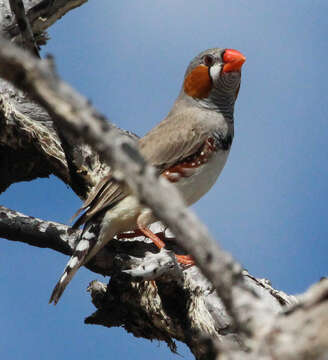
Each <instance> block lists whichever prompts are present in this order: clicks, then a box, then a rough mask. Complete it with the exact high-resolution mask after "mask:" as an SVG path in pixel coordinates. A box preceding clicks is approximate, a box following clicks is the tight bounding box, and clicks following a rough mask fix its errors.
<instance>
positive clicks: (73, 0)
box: [0, 0, 87, 45]
mask: <svg viewBox="0 0 328 360" xmlns="http://www.w3.org/2000/svg"><path fill="white" fill-rule="evenodd" d="M0 2H1V1H0ZM86 2H87V0H41V1H40V0H30V1H25V6H26V9H27V18H28V21H29V23H30V24H31V27H32V31H33V34H37V35H38V39H37V42H38V44H40V45H42V44H44V43H45V41H46V40H47V37H45V36H44V35H41V34H42V33H43V32H44V31H45V30H46V29H48V28H49V27H50V26H51V25H52V24H54V23H55V22H56V21H57V20H58V19H60V18H61V17H63V16H64V15H65V14H66V13H67V12H68V11H70V10H72V9H75V8H76V7H79V6H81V5H82V4H84V3H86ZM0 6H1V4H0ZM3 15H4V17H5V19H4V20H5V21H3V22H2V29H3V32H5V33H7V36H8V37H9V38H11V39H13V40H14V41H16V40H17V39H19V34H20V30H19V27H18V25H17V24H16V23H13V22H12V21H10V20H11V16H10V14H9V13H8V11H5V12H3Z"/></svg>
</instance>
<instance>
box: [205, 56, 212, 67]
mask: <svg viewBox="0 0 328 360" xmlns="http://www.w3.org/2000/svg"><path fill="white" fill-rule="evenodd" d="M203 61H204V64H205V65H206V66H212V65H213V63H214V59H213V56H211V55H205V56H204V59H203Z"/></svg>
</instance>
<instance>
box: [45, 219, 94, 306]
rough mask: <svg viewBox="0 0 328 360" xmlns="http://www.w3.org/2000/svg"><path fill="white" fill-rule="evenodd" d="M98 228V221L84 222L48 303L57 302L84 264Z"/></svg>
mask: <svg viewBox="0 0 328 360" xmlns="http://www.w3.org/2000/svg"><path fill="white" fill-rule="evenodd" d="M99 230H100V224H99V222H94V221H92V222H90V223H86V224H85V227H84V229H83V232H82V234H81V237H80V240H79V242H78V243H77V245H76V248H75V250H74V253H73V255H72V256H71V258H70V259H69V261H68V263H67V265H66V267H65V270H64V272H63V274H62V276H61V277H60V279H59V281H58V283H57V284H56V286H55V288H54V290H53V292H52V294H51V297H50V300H49V304H50V303H52V302H53V303H54V305H56V304H57V302H58V300H59V299H60V297H61V295H62V294H63V292H64V290H65V288H66V286H67V285H68V284H69V282H70V281H71V280H72V278H73V276H74V275H75V273H76V272H77V270H78V269H79V268H80V267H81V266H82V265H84V264H85V262H86V261H85V260H86V259H87V257H88V255H89V254H90V252H91V250H92V249H93V247H94V245H95V244H96V242H97V239H98V235H99ZM88 260H89V259H88Z"/></svg>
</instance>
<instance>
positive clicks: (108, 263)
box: [0, 207, 296, 358]
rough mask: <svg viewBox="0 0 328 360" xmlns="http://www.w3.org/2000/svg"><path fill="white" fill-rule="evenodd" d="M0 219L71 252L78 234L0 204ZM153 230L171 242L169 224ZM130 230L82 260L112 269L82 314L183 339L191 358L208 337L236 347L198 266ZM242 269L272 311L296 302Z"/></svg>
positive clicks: (4, 227) (16, 235) (153, 335)
mask: <svg viewBox="0 0 328 360" xmlns="http://www.w3.org/2000/svg"><path fill="white" fill-rule="evenodd" d="M0 220H1V221H0V236H2V237H5V238H7V239H9V240H14V241H22V242H25V243H28V244H30V245H32V246H37V247H46V248H50V249H53V250H56V251H59V252H61V253H63V254H67V255H70V254H72V252H73V250H74V247H75V244H76V240H77V239H78V236H79V234H80V231H79V230H72V229H70V228H69V227H67V226H65V225H62V224H58V223H55V222H49V221H44V220H40V219H36V218H33V217H29V216H26V215H23V214H21V213H18V212H15V211H12V210H9V209H6V208H4V207H1V208H0ZM152 231H154V232H156V233H157V234H158V235H159V236H161V237H162V238H163V239H164V240H165V242H166V243H167V244H168V246H169V247H170V246H171V247H173V246H174V241H175V239H174V238H172V235H171V234H170V232H168V231H164V232H163V226H162V225H161V224H159V223H157V224H153V225H152ZM129 235H130V234H122V235H121V236H120V237H119V239H118V238H117V239H113V240H112V241H110V242H109V244H108V245H107V246H106V247H105V248H104V249H103V250H102V251H101V252H99V253H98V254H97V255H96V257H95V258H94V259H93V260H92V261H91V262H90V263H89V264H88V266H87V267H88V268H89V269H90V270H92V271H94V272H97V273H100V274H104V275H105V274H106V275H111V279H110V282H109V284H108V285H105V284H102V283H100V282H99V281H96V282H92V283H91V284H90V286H89V291H90V293H91V297H92V301H93V303H94V305H95V306H96V308H97V309H98V310H97V311H96V312H95V313H94V314H92V315H91V316H89V317H88V318H86V320H85V322H86V323H88V324H98V325H103V326H106V327H112V326H123V327H124V328H125V329H127V331H129V332H132V333H133V334H134V335H135V336H137V337H140V336H142V337H146V338H148V339H156V340H163V341H165V342H167V344H168V345H169V347H170V348H171V350H172V351H175V349H176V348H175V344H174V342H173V339H178V340H180V341H183V342H185V343H187V345H188V346H189V347H190V348H191V350H192V352H193V353H194V354H195V356H196V357H197V358H201V357H202V356H204V355H206V354H207V352H208V351H209V348H210V349H211V348H212V346H210V347H209V341H210V340H209V338H211V339H214V340H215V339H217V340H219V341H220V344H221V347H222V345H224V346H225V347H227V348H229V351H230V350H231V349H235V350H236V349H239V350H241V349H242V347H241V346H240V344H239V337H238V336H237V335H236V334H235V332H234V328H233V327H232V326H231V325H232V324H231V318H230V316H229V315H228V314H227V313H226V311H225V309H224V307H223V305H222V302H221V300H220V299H219V298H218V296H217V295H216V293H215V291H214V289H213V287H212V285H211V284H210V283H209V282H208V281H207V280H206V279H205V278H204V277H203V276H202V275H201V273H200V271H199V270H198V269H197V268H196V267H191V268H188V269H184V270H183V271H182V270H181V268H180V266H179V265H178V264H177V262H176V259H175V256H174V254H173V252H172V251H168V250H165V249H162V250H161V251H160V252H159V253H158V252H157V253H154V252H156V251H157V249H156V247H155V246H154V245H153V244H152V243H151V242H150V241H149V239H146V238H144V237H143V236H141V237H135V236H134V237H129ZM176 251H178V249H177V248H174V252H176ZM242 276H243V278H244V281H245V282H246V283H247V285H248V286H249V288H250V289H252V291H254V293H255V294H256V296H257V297H258V298H259V299H260V300H261V302H263V303H264V304H266V305H265V306H266V307H268V308H270V309H271V311H273V312H274V313H278V312H279V311H280V310H281V305H282V304H283V305H286V304H293V303H296V300H295V298H294V297H291V296H287V295H286V294H284V293H283V292H279V291H277V290H275V289H273V288H272V287H271V286H270V285H269V283H268V282H267V281H265V280H259V279H255V278H254V277H252V276H251V275H249V274H248V273H247V272H243V274H242ZM154 280H156V284H155V283H154ZM268 318H270V312H269V314H268V317H266V318H263V317H262V323H263V322H264V321H265V320H267V319H268ZM201 335H202V336H201ZM204 336H206V337H204ZM206 339H207V340H206ZM211 343H212V340H211V341H210V344H211ZM212 345H213V344H212ZM213 346H214V345H213Z"/></svg>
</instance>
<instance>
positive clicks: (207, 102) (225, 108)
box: [171, 88, 236, 123]
mask: <svg viewBox="0 0 328 360" xmlns="http://www.w3.org/2000/svg"><path fill="white" fill-rule="evenodd" d="M235 101H236V95H235V93H228V94H227V93H226V92H225V93H223V92H221V91H220V90H219V89H215V88H214V89H212V91H211V93H210V94H209V96H208V97H207V98H204V99H195V98H192V97H190V96H186V95H185V94H184V92H183V89H182V91H181V93H180V96H179V97H178V100H177V101H176V102H175V104H174V106H173V108H172V110H171V114H172V113H174V112H175V111H176V110H177V109H179V108H180V106H181V104H182V105H183V106H184V107H190V106H197V107H198V108H201V109H204V110H213V111H215V112H217V113H218V114H221V115H222V116H223V117H224V119H225V120H226V121H227V122H228V123H233V119H234V116H233V113H234V106H235Z"/></svg>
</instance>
